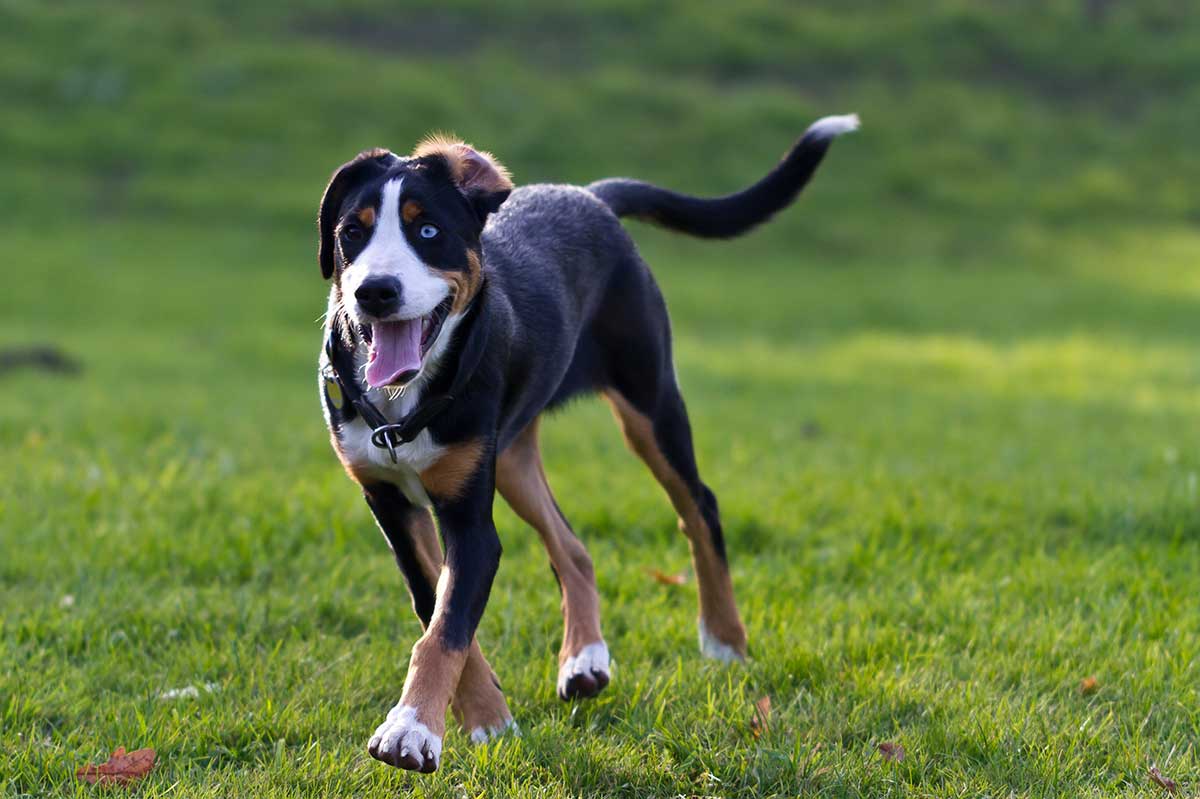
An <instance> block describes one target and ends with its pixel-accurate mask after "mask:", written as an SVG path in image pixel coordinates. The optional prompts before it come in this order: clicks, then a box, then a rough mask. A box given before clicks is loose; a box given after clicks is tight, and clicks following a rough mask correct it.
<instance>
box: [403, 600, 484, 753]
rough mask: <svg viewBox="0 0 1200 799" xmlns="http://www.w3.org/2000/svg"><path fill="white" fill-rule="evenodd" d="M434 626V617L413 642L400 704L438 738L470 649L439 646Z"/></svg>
mask: <svg viewBox="0 0 1200 799" xmlns="http://www.w3.org/2000/svg"><path fill="white" fill-rule="evenodd" d="M438 593H439V594H441V592H440V591H439V592H438ZM436 627H437V620H436V619H435V620H434V623H433V625H431V626H430V628H429V629H428V630H426V632H425V634H424V635H423V636H421V638H420V639H418V641H417V643H416V644H414V645H413V651H412V658H411V659H410V660H409V661H408V674H407V675H406V676H405V678H404V692H403V693H402V694H401V695H400V703H401V704H402V705H408V706H409V707H412V708H414V709H415V710H416V714H417V720H418V721H420V722H421V723H422V724H424V725H425V726H426V727H428V728H429V730H430V732H432V733H433V734H434V735H436V736H438V737H439V738H441V737H443V736H445V734H446V707H447V705H449V703H450V699H451V697H453V696H454V691H455V688H457V687H458V683H459V679H460V678H461V676H462V674H463V670H464V666H465V665H466V662H467V654H468V653H469V652H470V651H471V650H470V649H469V648H468V649H461V650H453V649H447V648H446V647H445V646H443V645H442V642H441V636H440V635H439V634H438V633H437V632H436V630H435V628H436Z"/></svg>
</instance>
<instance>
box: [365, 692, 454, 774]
mask: <svg viewBox="0 0 1200 799" xmlns="http://www.w3.org/2000/svg"><path fill="white" fill-rule="evenodd" d="M367 751H369V752H370V753H371V757H373V758H375V759H376V760H382V761H383V762H384V763H387V764H388V765H389V766H396V767H397V768H404V769H408V770H410V771H422V772H425V773H426V774H428V773H429V772H431V771H437V767H438V761H439V760H440V759H441V757H442V739H441V738H440V737H438V736H436V735H434V734H433V732H431V731H430V729H429V728H428V727H426V726H425V725H424V724H422V723H421V722H419V721H417V711H416V708H412V707H408V706H406V705H400V704H397V705H396V706H395V707H394V708H392V709H391V710H389V711H388V714H387V720H386V721H384V722H383V723H382V724H380V725H379V728H378V729H376V730H375V734H374V735H372V736H371V740H370V742H369V743H367Z"/></svg>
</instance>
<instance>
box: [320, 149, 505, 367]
mask: <svg viewBox="0 0 1200 799" xmlns="http://www.w3.org/2000/svg"><path fill="white" fill-rule="evenodd" d="M512 187H513V186H512V181H511V180H510V179H509V176H508V172H507V170H505V168H504V167H503V166H502V165H501V164H500V163H499V162H498V161H496V160H495V159H494V158H493V157H492V156H491V155H489V154H488V153H485V152H481V151H479V150H475V149H474V148H472V147H470V146H469V145H467V144H464V143H463V142H460V141H454V140H452V139H447V138H443V137H437V136H435V137H431V138H427V139H425V140H424V141H422V142H421V143H420V144H419V145H418V146H417V149H416V150H415V151H414V152H413V154H412V155H411V156H409V157H407V158H402V157H400V156H397V155H395V154H393V153H391V152H389V151H387V150H368V151H366V152H363V153H359V155H358V157H357V158H355V159H354V160H353V161H350V162H349V163H347V164H344V165H343V166H342V167H341V168H340V169H338V170H337V172H335V173H334V175H333V178H332V180H330V181H329V186H328V187H326V189H325V196H324V197H322V198H321V210H320V212H319V214H318V218H317V226H318V228H319V231H320V247H319V250H318V255H317V257H318V260H319V261H320V263H321V274H322V275H324V276H325V278H326V279H329V278H333V280H334V281H335V290H336V291H337V292H338V294H339V295H340V297H341V302H342V305H343V307H344V308H345V309H346V312H347V313H348V314H349V316H350V319H351V320H352V321H354V322H356V323H358V324H360V325H362V326H364V327H367V328H369V329H370V331H371V341H370V355H369V356H368V357H369V363H368V365H367V382H368V383H369V384H370V385H371V386H372V387H379V386H389V385H395V384H404V383H407V382H409V381H410V380H412V379H413V378H414V377H416V376H417V375H418V374H419V373H420V371H421V368H422V366H423V364H424V363H425V362H426V361H432V360H435V359H436V358H437V356H438V355H439V354H440V352H441V350H442V349H444V348H445V345H446V341H445V340H446V339H447V338H449V334H450V332H451V331H452V330H453V327H454V323H455V322H456V321H457V319H458V317H459V316H461V314H462V313H463V312H464V311H465V310H466V309H467V307H468V306H469V305H470V303H471V300H472V299H474V297H475V295H476V294H477V293H478V291H479V289H480V286H481V285H482V282H483V262H482V256H483V253H482V249H481V245H480V234H481V233H482V231H483V226H484V223H485V222H486V221H487V217H488V214H490V213H492V212H494V211H495V210H496V209H498V208H499V207H500V204H501V203H503V202H504V201H505V199H507V198H508V195H509V192H511V191H512Z"/></svg>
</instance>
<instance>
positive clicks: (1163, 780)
mask: <svg viewBox="0 0 1200 799" xmlns="http://www.w3.org/2000/svg"><path fill="white" fill-rule="evenodd" d="M1150 779H1152V780H1154V783H1155V784H1156V785H1158V786H1159V787H1160V788H1162V789H1163V790H1164V791H1166V792H1167V793H1169V794H1172V795H1174V794H1176V793H1178V792H1179V784H1178V783H1177V782H1175V780H1173V779H1171V778H1170V777H1164V776H1163V773H1162V772H1161V771H1159V770H1158V766H1151V767H1150Z"/></svg>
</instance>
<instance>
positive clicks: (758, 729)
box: [750, 696, 771, 738]
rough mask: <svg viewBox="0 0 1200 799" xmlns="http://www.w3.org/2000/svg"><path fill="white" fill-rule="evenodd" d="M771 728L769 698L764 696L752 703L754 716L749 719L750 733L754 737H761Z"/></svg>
mask: <svg viewBox="0 0 1200 799" xmlns="http://www.w3.org/2000/svg"><path fill="white" fill-rule="evenodd" d="M770 726H771V697H769V696H764V697H763V698H762V699H760V700H758V701H757V702H755V703H754V715H752V716H751V717H750V732H752V733H753V734H754V737H755V738H757V737H758V736H760V735H762V734H763V733H764V732H766V731H767V730H768V729H770Z"/></svg>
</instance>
